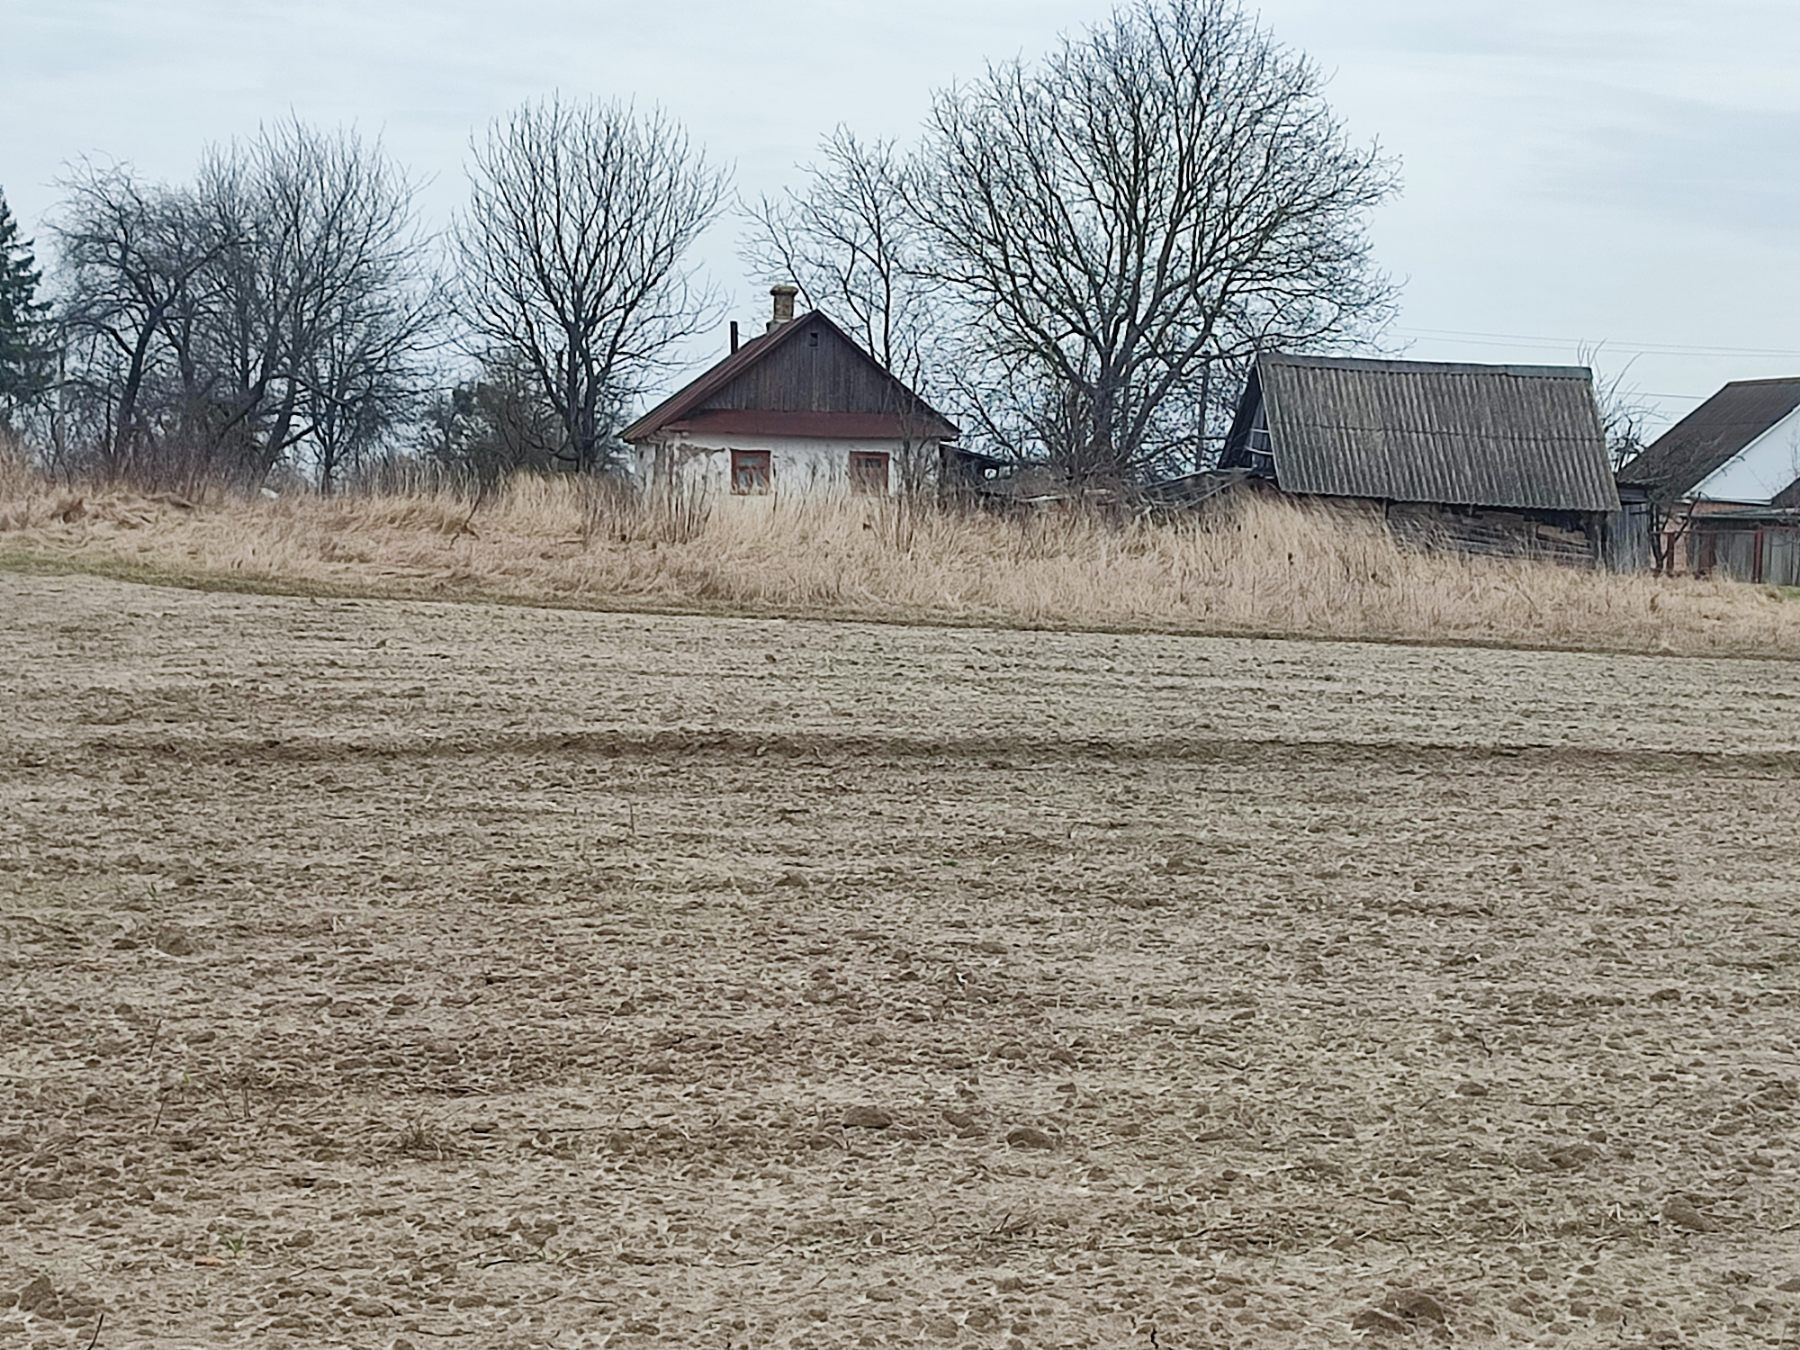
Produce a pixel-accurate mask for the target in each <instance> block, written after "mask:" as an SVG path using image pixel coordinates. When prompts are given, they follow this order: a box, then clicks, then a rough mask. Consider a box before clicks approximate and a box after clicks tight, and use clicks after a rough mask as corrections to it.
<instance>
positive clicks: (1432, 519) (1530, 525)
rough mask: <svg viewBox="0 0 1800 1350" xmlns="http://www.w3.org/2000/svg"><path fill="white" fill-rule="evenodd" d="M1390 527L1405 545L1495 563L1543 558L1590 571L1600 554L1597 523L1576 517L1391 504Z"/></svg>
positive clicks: (1388, 513) (1574, 515)
mask: <svg viewBox="0 0 1800 1350" xmlns="http://www.w3.org/2000/svg"><path fill="white" fill-rule="evenodd" d="M1387 523H1388V528H1389V529H1391V530H1392V531H1393V532H1394V537H1395V538H1397V539H1399V540H1400V541H1401V542H1402V543H1404V544H1411V545H1414V546H1416V547H1422V548H1451V549H1455V550H1456V551H1457V552H1459V553H1473V554H1480V555H1483V556H1487V557H1497V558H1521V557H1530V558H1543V559H1546V560H1548V561H1551V562H1560V563H1568V564H1571V565H1575V566H1581V567H1591V566H1593V565H1594V563H1595V562H1596V561H1597V560H1598V558H1599V554H1600V548H1599V539H1598V537H1597V535H1598V530H1597V521H1596V522H1595V523H1590V522H1589V521H1586V520H1583V519H1582V517H1581V516H1580V515H1579V514H1578V513H1572V512H1557V513H1555V514H1553V515H1544V516H1539V515H1534V514H1529V513H1524V512H1518V511H1498V510H1495V511H1472V512H1464V511H1458V510H1453V509H1449V508H1445V507H1441V506H1433V505H1429V504H1426V503H1418V502H1395V503H1393V504H1392V505H1391V506H1389V507H1388V509H1387Z"/></svg>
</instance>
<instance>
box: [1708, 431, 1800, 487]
mask: <svg viewBox="0 0 1800 1350" xmlns="http://www.w3.org/2000/svg"><path fill="white" fill-rule="evenodd" d="M1796 478H1800V408H1796V409H1795V410H1794V411H1793V412H1792V413H1789V414H1788V416H1786V417H1785V418H1783V419H1782V420H1781V421H1779V422H1777V423H1776V424H1775V425H1774V426H1772V427H1770V428H1769V429H1768V430H1767V431H1765V432H1764V433H1763V434H1762V435H1761V436H1759V437H1757V438H1756V439H1755V440H1754V441H1751V442H1750V444H1749V445H1747V446H1745V447H1744V449H1743V452H1742V453H1741V454H1739V455H1738V456H1737V457H1736V458H1734V459H1732V460H1730V461H1728V462H1727V463H1724V464H1721V465H1720V466H1719V467H1718V468H1717V469H1715V470H1713V472H1712V474H1711V475H1710V476H1709V477H1707V478H1706V479H1704V480H1703V481H1702V482H1701V484H1700V486H1699V487H1697V488H1696V489H1695V492H1696V493H1697V494H1698V495H1699V496H1702V497H1709V498H1711V499H1712V500H1713V501H1723V502H1766V501H1768V500H1769V498H1771V497H1773V496H1774V495H1775V494H1776V493H1777V492H1780V491H1782V490H1783V489H1785V488H1786V487H1787V486H1788V485H1789V484H1790V483H1792V482H1793V481H1794V480H1795V479H1796Z"/></svg>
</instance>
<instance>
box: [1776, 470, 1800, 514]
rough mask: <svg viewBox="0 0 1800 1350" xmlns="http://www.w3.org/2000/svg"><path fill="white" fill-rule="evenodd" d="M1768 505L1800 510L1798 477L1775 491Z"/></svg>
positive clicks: (1799, 479)
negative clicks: (1778, 490)
mask: <svg viewBox="0 0 1800 1350" xmlns="http://www.w3.org/2000/svg"><path fill="white" fill-rule="evenodd" d="M1769 505H1770V506H1773V507H1776V508H1778V509H1780V510H1783V511H1800V478H1796V479H1795V480H1794V481H1793V482H1791V483H1789V484H1788V485H1787V486H1786V487H1784V488H1783V489H1782V490H1781V491H1780V492H1777V493H1776V494H1775V496H1774V499H1773V500H1772V501H1770V503H1769Z"/></svg>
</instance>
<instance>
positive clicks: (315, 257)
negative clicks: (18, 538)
mask: <svg viewBox="0 0 1800 1350" xmlns="http://www.w3.org/2000/svg"><path fill="white" fill-rule="evenodd" d="M64 189H65V202H64V209H63V216H62V221H61V223H60V225H59V226H58V230H57V237H58V241H59V243H60V245H61V255H62V272H61V276H60V278H59V279H60V282H61V285H62V289H63V292H64V296H65V304H64V312H63V326H64V331H65V332H66V333H67V334H68V338H69V346H70V348H71V351H70V357H71V371H70V375H69V378H68V380H67V382H66V384H67V387H68V388H69V389H70V390H72V391H73V392H74V393H75V394H76V395H77V396H78V399H77V402H78V410H84V411H85V413H86V416H87V419H88V421H89V423H90V424H91V425H92V426H93V427H94V430H95V434H94V440H95V442H96V444H97V446H98V448H99V451H100V460H101V463H102V465H103V466H104V467H105V468H107V469H109V470H111V471H112V472H115V473H123V474H131V475H133V476H136V477H139V478H162V479H184V480H193V479H197V478H201V477H231V478H238V479H241V480H249V481H259V480H260V479H262V478H263V477H264V476H265V475H266V474H267V473H268V472H269V470H270V469H272V468H273V467H274V466H275V465H276V464H278V463H280V462H282V461H283V460H285V459H288V458H290V457H295V456H304V455H307V454H310V456H311V458H312V460H313V462H314V465H315V467H316V468H317V470H318V473H319V481H320V484H321V486H322V487H324V488H325V489H326V490H328V491H329V490H330V488H331V486H332V484H333V482H334V481H335V479H336V476H337V472H338V468H339V465H340V464H341V462H342V461H343V459H344V458H345V456H347V455H350V456H354V455H356V454H359V453H361V452H362V451H363V450H364V449H366V448H368V447H369V446H370V445H371V444H372V443H373V442H374V441H375V440H377V439H379V438H380V437H382V436H384V435H385V434H387V432H388V431H390V430H391V429H392V428H393V427H394V425H395V424H396V423H397V422H398V421H399V420H400V419H401V418H402V417H403V416H404V414H405V412H406V411H407V409H408V408H409V406H410V405H409V401H410V399H411V398H412V397H413V396H414V394H415V393H417V392H418V390H419V389H420V388H421V387H422V384H423V378H422V371H423V365H424V362H425V361H426V359H427V357H428V355H429V353H430V351H431V349H432V346H433V334H434V329H435V326H436V323H437V320H438V317H439V314H440V312H441V308H442V306H441V304H440V303H438V301H437V290H436V288H435V286H434V283H433V282H432V279H431V278H430V276H429V275H428V274H427V272H426V270H425V268H424V266H423V264H422V262H421V259H422V258H423V257H424V256H425V248H424V241H423V240H422V239H421V238H420V237H419V235H418V233H417V230H416V229H415V227H414V223H413V222H414V217H413V205H412V203H413V187H412V185H411V183H410V182H409V181H408V180H407V179H406V178H405V176H404V175H403V174H401V173H400V172H399V171H398V170H396V169H395V168H394V167H393V166H392V164H391V163H390V162H389V161H388V160H387V159H386V158H385V156H384V155H383V154H382V152H381V149H380V147H379V146H368V145H365V144H364V143H363V142H362V141H361V140H360V139H359V138H358V137H357V136H356V135H355V134H354V133H352V132H320V131H316V130H313V129H311V128H309V127H306V126H304V125H302V124H300V123H298V122H295V123H289V124H283V125H281V126H278V127H275V128H272V129H269V128H265V129H264V130H263V131H262V132H261V133H259V134H258V136H257V137H256V138H255V139H254V140H252V141H250V142H249V143H247V144H234V145H230V146H227V147H223V148H220V149H215V150H213V151H211V152H210V153H209V154H208V156H207V158H206V160H205V162H204V164H203V166H202V170H201V174H200V178H199V182H198V184H197V186H195V187H192V188H188V187H182V188H167V187H161V186H147V185H145V184H143V183H141V182H139V181H138V180H137V179H136V178H135V177H134V176H133V175H132V174H131V172H130V171H129V170H127V169H123V168H118V167H107V168H96V167H94V166H91V165H84V166H82V167H81V168H80V169H79V170H78V171H76V172H75V173H74V174H73V175H72V176H71V177H70V178H69V180H68V181H67V182H66V183H65V185H64Z"/></svg>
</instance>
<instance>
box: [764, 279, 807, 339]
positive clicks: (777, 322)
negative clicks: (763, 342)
mask: <svg viewBox="0 0 1800 1350" xmlns="http://www.w3.org/2000/svg"><path fill="white" fill-rule="evenodd" d="M769 294H770V295H771V296H773V297H774V299H775V314H774V317H773V318H771V319H770V320H769V331H770V332H771V333H773V332H774V331H775V330H776V329H777V328H779V327H781V325H782V324H784V323H792V322H793V321H794V297H795V296H797V295H799V294H800V288H799V287H798V286H789V285H787V284H785V283H783V284H782V285H780V286H771V287H770V288H769Z"/></svg>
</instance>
